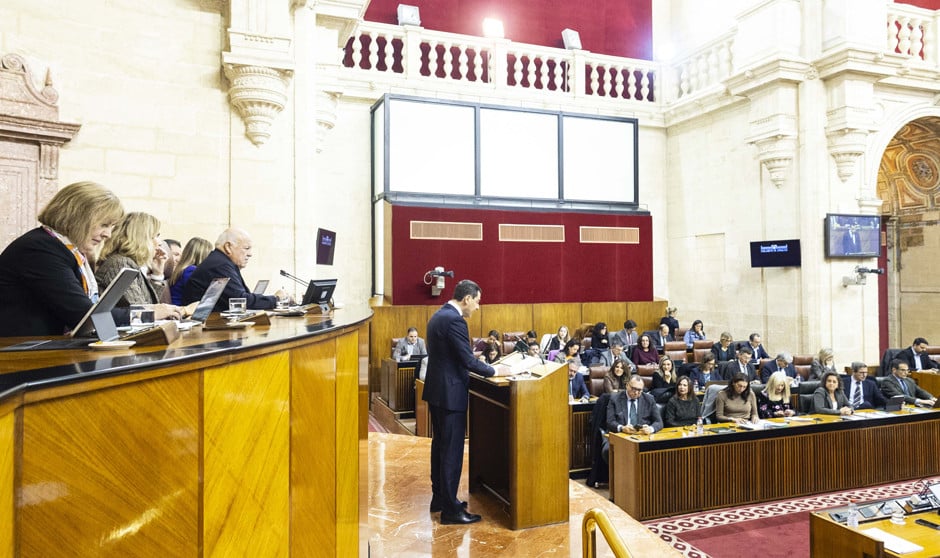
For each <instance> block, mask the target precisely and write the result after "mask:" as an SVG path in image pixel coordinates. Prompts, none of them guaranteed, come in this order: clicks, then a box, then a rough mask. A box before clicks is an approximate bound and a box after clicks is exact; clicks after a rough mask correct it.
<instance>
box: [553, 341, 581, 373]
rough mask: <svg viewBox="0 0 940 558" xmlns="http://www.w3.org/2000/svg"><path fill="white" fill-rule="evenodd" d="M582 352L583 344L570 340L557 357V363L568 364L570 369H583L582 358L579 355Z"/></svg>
mask: <svg viewBox="0 0 940 558" xmlns="http://www.w3.org/2000/svg"><path fill="white" fill-rule="evenodd" d="M580 351H581V343H580V342H578V341H577V340H576V339H569V340H568V342H567V343H565V346H564V348H563V349H562V350H561V351H559V353H558V354H557V355H555V362H561V363H566V362H567V363H568V366H569V367H573V368H574V369H575V370H577V369H578V368H580V367H581V357H580V356H579V354H578V353H579V352H580Z"/></svg>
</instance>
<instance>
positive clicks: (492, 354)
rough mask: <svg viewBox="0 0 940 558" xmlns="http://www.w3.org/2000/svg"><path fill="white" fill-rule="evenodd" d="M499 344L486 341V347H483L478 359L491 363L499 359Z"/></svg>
mask: <svg viewBox="0 0 940 558" xmlns="http://www.w3.org/2000/svg"><path fill="white" fill-rule="evenodd" d="M499 357H500V354H499V345H497V344H496V343H487V344H486V347H484V349H483V353H481V354H480V360H482V361H483V362H485V363H487V364H493V363H495V362H496V361H497V360H499Z"/></svg>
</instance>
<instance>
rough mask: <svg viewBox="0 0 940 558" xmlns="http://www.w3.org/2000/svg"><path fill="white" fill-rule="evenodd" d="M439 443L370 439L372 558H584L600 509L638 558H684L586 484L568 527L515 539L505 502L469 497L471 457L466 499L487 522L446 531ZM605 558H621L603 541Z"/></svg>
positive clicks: (580, 486) (572, 489) (575, 485)
mask: <svg viewBox="0 0 940 558" xmlns="http://www.w3.org/2000/svg"><path fill="white" fill-rule="evenodd" d="M430 453H431V440H430V439H429V438H421V437H417V436H402V435H398V434H385V433H377V432H370V433H369V529H370V533H369V551H370V556H372V557H385V556H395V557H418V556H421V557H426V556H433V557H434V558H439V557H449V556H454V557H461V558H464V557H471V556H473V557H486V556H526V557H535V556H559V557H560V556H564V557H568V556H571V557H580V556H581V555H582V554H581V552H582V549H581V542H582V541H581V519H582V517H583V514H584V512H585V511H587V510H590V509H592V508H600V509H602V510H604V512H606V513H607V515H608V517H609V518H610V520H611V523H612V524H613V525H614V527H615V528H616V529H617V531H618V532H619V533H620V536H621V537H623V540H624V541H625V543H626V545H627V548H628V549H629V550H630V552H631V553H632V554H633V555H634V556H656V557H660V556H664V557H668V556H681V554H680V553H679V552H677V551H676V550H674V549H673V548H672V547H671V546H669V545H668V544H666V543H665V542H663V541H662V540H661V539H660V538H659V537H657V536H656V535H654V534H653V533H652V532H650V531H649V530H647V529H646V528H645V527H644V526H643V525H642V524H640V523H639V522H638V521H636V520H634V519H633V518H632V517H630V516H629V515H627V514H626V513H625V512H624V511H623V510H621V509H620V508H618V507H617V506H615V505H614V504H613V503H612V502H610V501H608V500H607V499H605V498H603V497H602V496H599V495H598V494H597V493H596V492H595V491H593V490H591V489H589V488H588V487H587V486H585V485H584V483H583V482H579V481H569V485H568V486H569V500H570V507H569V509H570V516H569V520H568V522H567V523H561V524H557V525H547V526H543V527H535V528H531V529H521V530H518V531H513V530H511V529H509V527H508V525H509V516H508V513H507V510H506V509H505V507H504V505H503V504H502V502H500V501H499V500H498V499H497V498H495V497H494V496H492V495H490V494H487V493H480V494H477V493H474V494H468V493H467V461H466V460H467V456H466V451H465V452H464V474H463V476H462V477H461V486H460V492H459V497H460V498H461V499H467V500H468V501H469V502H470V504H469V506H468V509H469V510H470V511H471V512H473V513H479V514H482V515H483V521H481V522H479V523H475V524H472V525H467V526H465V525H441V524H440V521H439V519H440V514H434V515H432V514H431V513H429V511H428V504H429V503H430V499H431V481H430V478H429V477H430V472H429V471H430V466H429V460H430ZM597 541H598V542H597V546H598V551H597V555H598V556H613V555H614V554H613V552H611V550H610V548H609V547H608V546H607V543H606V542H605V541H604V537H603V535H601V534H600V532H598V534H597Z"/></svg>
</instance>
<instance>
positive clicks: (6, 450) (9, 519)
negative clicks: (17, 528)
mask: <svg viewBox="0 0 940 558" xmlns="http://www.w3.org/2000/svg"><path fill="white" fill-rule="evenodd" d="M14 423H15V421H14V419H13V413H11V412H10V413H6V414H2V415H0V556H3V557H4V558H6V557H11V558H12V556H13V555H14V554H13V551H14V549H15V546H14V541H15V540H16V537H15V534H14V525H15V524H14V523H13V518H14V513H13V510H14V507H13V505H14V489H13V487H14V484H13V482H14V481H13V455H14V452H13V448H14V440H15V435H14V432H13V427H14Z"/></svg>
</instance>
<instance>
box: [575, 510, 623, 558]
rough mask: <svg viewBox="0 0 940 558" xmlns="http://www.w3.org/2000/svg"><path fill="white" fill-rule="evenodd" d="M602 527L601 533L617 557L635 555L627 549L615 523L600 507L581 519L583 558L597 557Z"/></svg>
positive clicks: (589, 511)
mask: <svg viewBox="0 0 940 558" xmlns="http://www.w3.org/2000/svg"><path fill="white" fill-rule="evenodd" d="M595 528H600V530H601V533H602V534H603V535H604V539H605V540H606V541H607V544H608V545H610V549H611V550H612V551H614V556H616V557H617V558H630V556H633V555H632V554H630V551H629V550H627V545H626V543H624V542H623V539H622V538H621V537H620V534H619V533H617V530H616V529H614V526H613V524H612V523H611V522H610V519H609V518H608V517H607V514H606V513H604V510H602V509H600V508H592V509H590V510H588V511H587V512H585V514H584V519H582V520H581V550H582V552H581V556H582V557H583V558H596V556H597V531H596V529H595Z"/></svg>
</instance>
